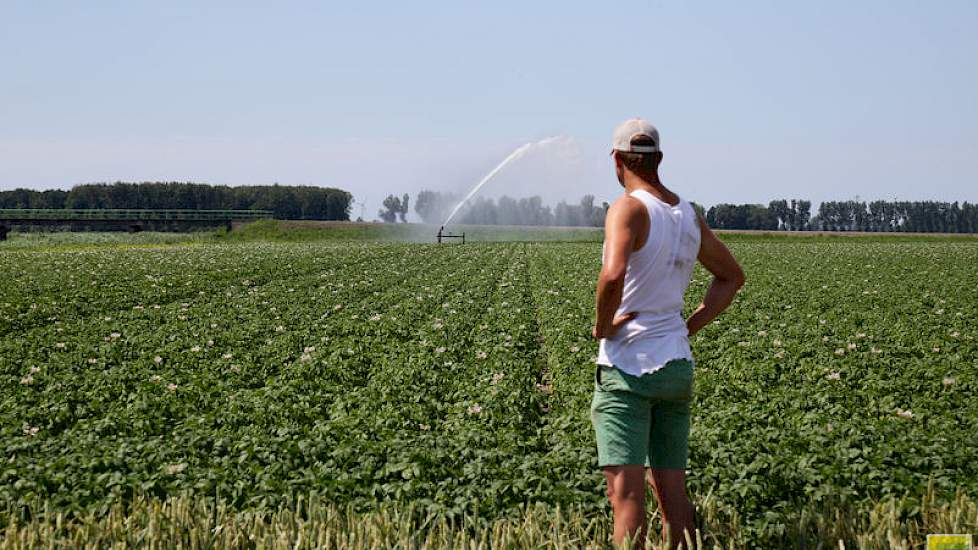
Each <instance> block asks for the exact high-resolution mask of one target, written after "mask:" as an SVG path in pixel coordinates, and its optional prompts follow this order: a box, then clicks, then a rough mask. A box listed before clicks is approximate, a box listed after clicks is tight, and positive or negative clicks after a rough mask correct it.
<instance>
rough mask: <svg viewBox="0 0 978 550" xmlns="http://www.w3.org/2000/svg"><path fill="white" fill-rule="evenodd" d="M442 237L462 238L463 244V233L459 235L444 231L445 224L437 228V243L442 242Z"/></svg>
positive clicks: (463, 242)
mask: <svg viewBox="0 0 978 550" xmlns="http://www.w3.org/2000/svg"><path fill="white" fill-rule="evenodd" d="M442 239H462V244H465V233H462V234H461V235H453V234H451V233H445V226H444V225H443V226H441V227H439V228H438V244H441V243H442Z"/></svg>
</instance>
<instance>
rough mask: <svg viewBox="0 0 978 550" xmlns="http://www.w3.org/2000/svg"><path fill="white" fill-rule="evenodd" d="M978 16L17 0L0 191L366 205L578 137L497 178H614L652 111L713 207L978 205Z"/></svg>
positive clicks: (725, 7)
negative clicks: (242, 190)
mask: <svg viewBox="0 0 978 550" xmlns="http://www.w3.org/2000/svg"><path fill="white" fill-rule="evenodd" d="M976 28H978V2H975V1H973V0H962V1H952V0H946V1H936V2H918V1H913V2H911V1H861V2H843V1H829V2H775V1H770V2H754V1H747V2H697V3H690V2H620V3H616V4H614V5H610V3H597V2H512V1H509V0H505V1H503V0H500V1H496V2H483V3H470V2H447V1H446V2H369V1H365V2H344V3H340V2H332V1H326V2H313V1H302V2H300V1H284V2H275V3H270V2H250V1H234V2H231V1H209V2H190V1H184V0H179V1H170V2H128V1H122V0H116V1H109V0H106V1H100V2H69V1H59V0H52V1H46V2H35V1H26V0H25V1H19V0H18V1H4V2H2V3H0V68H2V71H3V72H2V74H3V80H2V82H3V85H2V86H0V190H4V189H12V188H15V187H29V188H37V189H44V188H68V187H70V186H72V185H74V184H78V183H85V182H93V181H116V180H124V181H150V180H153V181H155V180H166V181H197V182H207V183H222V184H231V185H242V184H267V183H272V182H279V183H283V184H313V185H321V186H335V187H340V188H343V189H347V190H349V191H351V192H352V193H353V194H354V195H355V197H356V199H357V200H358V201H363V202H364V203H365V212H366V217H367V218H368V219H370V218H373V217H374V216H375V215H376V213H377V209H378V208H379V207H380V202H381V200H382V198H383V196H385V195H386V194H388V193H397V194H403V193H409V194H411V195H412V197H413V196H414V195H415V194H416V193H417V191H419V190H421V189H423V188H428V189H435V190H450V191H455V192H462V191H465V190H467V189H468V188H469V187H471V186H472V185H474V184H475V183H476V182H477V181H478V180H479V179H480V178H481V177H482V176H483V175H484V174H485V173H486V172H488V171H489V170H490V169H491V168H492V167H493V166H494V165H495V164H496V163H497V162H498V161H500V160H501V159H502V158H503V157H505V156H506V155H507V154H508V153H509V152H510V151H512V150H513V149H514V148H516V147H517V146H519V145H521V144H522V143H525V142H528V141H532V140H538V139H541V138H544V137H547V136H552V135H562V136H567V137H568V138H569V140H568V142H569V143H570V145H567V143H568V142H565V146H564V147H561V148H559V149H560V150H556V151H551V150H540V151H537V152H536V153H535V154H532V155H528V156H527V158H525V159H521V161H519V162H517V163H514V164H513V165H512V166H511V167H509V168H508V169H507V170H506V171H504V172H503V173H501V174H500V178H499V180H498V181H496V182H493V183H492V184H490V185H489V186H487V188H486V191H487V194H489V195H493V194H499V193H508V194H510V195H514V196H529V195H533V194H540V195H542V196H544V198H545V199H546V200H547V201H548V202H554V201H556V200H557V199H559V198H566V199H568V200H573V201H576V200H577V199H578V198H579V197H580V196H581V195H583V194H585V193H591V194H594V195H596V196H597V197H598V200H602V199H611V198H613V197H614V196H615V195H616V194H617V193H618V192H619V191H620V188H619V187H618V184H617V180H616V179H615V178H614V175H613V171H612V168H611V164H610V161H609V159H608V157H607V153H608V150H609V149H610V134H611V131H612V129H613V127H614V126H615V125H616V124H617V123H618V122H620V121H621V120H623V119H625V118H628V117H632V116H642V117H645V118H647V119H649V120H650V121H652V122H653V123H654V124H656V125H657V126H658V127H659V130H660V132H661V136H662V142H663V149H664V152H665V162H664V164H663V167H662V171H663V177H664V180H665V182H666V184H667V185H669V186H671V187H672V188H673V189H675V190H676V191H677V192H679V193H680V194H681V195H683V196H685V197H687V198H689V199H691V200H695V201H697V202H700V203H702V204H706V205H711V204H716V203H719V202H738V203H741V202H762V203H766V202H768V201H770V200H772V199H776V198H793V197H797V198H807V199H811V200H813V201H815V202H819V201H822V200H830V199H849V198H855V197H859V198H862V199H866V200H869V199H876V198H885V199H893V198H900V199H937V200H969V201H972V202H975V201H978V70H976V63H975V59H976V57H978V33H976V32H975V29H976ZM359 213H360V208H359V207H355V208H354V212H353V215H354V217H356V216H357V215H359Z"/></svg>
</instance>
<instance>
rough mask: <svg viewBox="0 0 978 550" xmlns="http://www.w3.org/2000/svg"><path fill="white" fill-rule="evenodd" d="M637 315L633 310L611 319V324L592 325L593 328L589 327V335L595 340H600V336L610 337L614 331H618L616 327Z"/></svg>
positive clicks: (621, 325)
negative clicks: (602, 325)
mask: <svg viewBox="0 0 978 550" xmlns="http://www.w3.org/2000/svg"><path fill="white" fill-rule="evenodd" d="M637 315H638V313H635V312H631V313H626V314H624V315H619V316H618V317H615V318H614V319H612V320H611V324H610V325H608V326H606V327H601V326H598V325H594V328H593V329H591V336H593V337H594V339H595V340H600V339H602V338H611V337H612V336H614V335H615V333H616V332H618V329H620V328H621V327H623V326H624V325H625V323H627V322H629V321H631V320H632V319H634V318H635V317H636V316H637Z"/></svg>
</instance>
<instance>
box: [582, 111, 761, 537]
mask: <svg viewBox="0 0 978 550" xmlns="http://www.w3.org/2000/svg"><path fill="white" fill-rule="evenodd" d="M611 155H612V157H613V158H614V162H615V172H616V174H617V176H618V181H619V182H620V183H621V185H622V186H623V187H624V188H625V194H623V195H622V196H621V197H619V198H618V199H617V200H616V201H615V203H614V204H613V205H612V206H611V208H610V209H609V210H608V215H607V218H606V220H605V240H604V248H603V253H602V268H601V275H600V276H599V278H598V288H597V297H596V302H597V304H596V309H597V312H596V320H595V325H594V329H593V336H594V337H595V338H597V339H600V341H601V343H600V347H599V352H598V360H597V363H598V365H597V367H596V372H595V389H594V398H593V400H592V403H591V419H592V422H593V424H594V429H595V433H596V436H597V442H598V463H599V466H600V467H602V468H603V470H604V475H605V480H606V481H607V483H608V498H609V499H610V501H611V507H612V510H613V511H614V516H615V530H614V539H615V543H616V544H621V542H622V541H623V540H624V539H625V538H626V537H631V540H637V541H638V543H637V544H638V546H639V547H641V546H643V541H644V540H645V533H646V515H645V478H646V477H647V479H648V483H649V485H650V486H651V488H652V490H653V492H654V493H655V496H656V500H658V502H659V510H660V511H661V513H662V520H663V522H662V523H663V528H662V536H663V539H668V540H670V541H671V547H672V548H677V547H678V545H679V544H680V542H683V541H684V540H685V534H684V533H685V532H688V533H689V536H690V538H695V528H694V522H693V507H692V505H691V504H690V502H689V498H688V497H687V495H686V461H687V457H688V450H689V449H688V438H689V420H690V399H691V397H692V387H693V356H692V352H691V351H690V347H689V337H690V336H692V335H694V334H696V332H697V331H699V330H700V329H701V328H703V327H704V326H706V325H707V323H709V322H710V321H711V320H712V319H713V318H714V317H716V316H717V315H719V314H720V312H722V311H723V310H724V309H726V308H727V306H728V305H730V302H732V301H733V298H734V295H736V293H737V290H738V289H739V288H740V287H741V286H743V284H744V274H743V272H742V271H741V269H740V266H739V265H738V264H737V261H736V260H735V259H734V257H733V256H732V255H731V254H730V251H728V250H727V247H726V246H724V244H723V243H722V242H720V240H719V239H717V237H716V236H715V235H714V234H713V232H712V231H710V228H709V227H708V226H707V225H706V222H705V221H704V220H703V219H702V217H700V216H698V215H697V214H696V212H695V211H694V210H693V208H692V206H691V205H690V204H689V203H688V202H687V201H685V200H683V199H682V198H680V197H679V196H678V195H676V194H675V193H673V192H672V191H670V190H669V189H667V188H666V186H665V185H663V184H662V181H661V180H660V179H659V174H658V168H659V163H660V162H661V161H662V151H661V149H660V143H659V132H658V131H657V130H656V129H655V127H654V126H652V125H651V124H649V123H648V122H646V121H645V120H642V119H632V120H628V121H625V122H624V123H622V124H621V125H620V126H619V127H618V128H617V129H616V130H615V133H614V144H613V149H612V152H611ZM696 260H699V261H700V263H702V264H703V266H704V267H705V268H706V269H707V270H708V271H710V273H712V274H713V282H712V284H711V285H710V287H709V289H708V290H707V292H706V296H705V297H704V299H703V302H702V303H701V304H700V305H699V307H697V308H696V310H695V311H694V312H693V314H692V315H690V317H689V318H688V319H686V320H685V321H684V320H683V317H682V312H683V296H684V294H685V292H686V287H687V286H688V285H689V281H690V278H691V277H692V273H693V267H694V265H695V263H696ZM683 547H684V548H685V547H686V546H685V543H683Z"/></svg>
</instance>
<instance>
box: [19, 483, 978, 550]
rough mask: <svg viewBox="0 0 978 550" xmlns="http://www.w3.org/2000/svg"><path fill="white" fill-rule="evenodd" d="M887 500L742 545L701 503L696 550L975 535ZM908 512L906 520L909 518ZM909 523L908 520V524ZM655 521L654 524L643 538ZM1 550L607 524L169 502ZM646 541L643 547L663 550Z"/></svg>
mask: <svg viewBox="0 0 978 550" xmlns="http://www.w3.org/2000/svg"><path fill="white" fill-rule="evenodd" d="M932 495H933V493H931V494H930V496H925V497H924V498H923V499H922V500H919V501H913V500H911V499H907V498H903V499H889V500H886V501H882V502H878V503H876V505H875V506H873V507H872V508H871V509H866V510H862V511H854V510H846V509H843V508H835V509H822V510H821V511H820V512H818V513H815V512H810V511H808V510H802V511H801V512H800V515H799V518H800V519H799V521H798V523H797V524H796V525H794V526H793V527H789V528H788V529H786V530H785V532H784V533H782V534H781V535H777V536H775V537H774V538H773V539H771V540H766V541H749V540H742V537H740V536H738V532H739V531H740V529H739V528H738V526H737V517H736V514H733V515H730V514H728V513H724V512H722V511H721V507H719V506H717V505H715V504H714V503H712V502H710V501H709V500H705V501H701V502H699V503H698V506H697V507H698V509H699V514H700V520H701V522H702V524H703V526H704V533H699V534H698V538H699V539H700V541H701V544H700V547H702V548H710V549H727V548H745V547H750V548H763V547H770V548H860V549H877V548H878V549H884V548H885V549H907V550H909V549H910V548H919V547H921V545H922V544H923V543H924V540H925V538H926V535H927V534H928V533H975V532H976V531H978V501H976V500H974V499H972V498H970V497H968V496H966V495H961V494H959V495H958V496H957V497H955V498H954V499H953V500H952V501H950V502H948V503H943V504H938V503H937V502H935V500H934V499H933V496H932ZM908 511H909V513H908ZM908 515H909V518H910V519H908ZM657 520H658V517H657V515H656V517H653V521H652V529H650V531H654V530H655V529H656V528H657V524H658V521H657ZM0 522H2V523H0V525H2V527H0V549H3V550H7V549H27V548H150V549H152V548H175V547H180V548H191V549H194V548H208V549H226V548H228V549H229V548H272V549H283V550H284V549H286V548H288V549H302V548H358V549H359V548H403V549H432V550H435V549H438V550H441V549H445V550H448V549H462V548H466V549H488V548H503V549H517V548H585V549H596V548H610V547H611V544H610V527H611V525H610V518H603V517H599V518H596V517H593V516H591V517H588V516H585V515H583V514H580V513H577V512H574V511H567V510H559V509H557V510H553V509H547V508H545V507H543V506H531V507H528V508H527V510H526V511H525V513H524V514H522V515H521V517H520V519H503V520H497V521H494V522H488V523H487V522H480V521H477V520H475V519H473V518H468V519H463V520H457V521H451V520H447V519H444V518H439V519H432V518H428V517H425V516H424V515H423V514H419V513H417V512H416V511H415V510H414V509H413V508H411V507H408V508H404V509H395V508H389V509H384V510H381V511H376V512H366V513H358V512H355V511H353V510H352V509H349V508H344V507H338V506H336V505H333V504H330V503H326V502H323V501H321V500H319V499H317V498H315V497H313V498H311V499H299V501H298V502H297V503H296V504H295V505H293V506H290V507H287V508H283V509H280V510H278V511H277V512H248V511H235V510H232V509H229V508H227V507H226V506H224V505H223V504H221V503H216V504H215V503H214V502H213V501H207V500H204V499H199V498H190V497H176V498H171V499H168V500H165V501H160V500H152V499H139V500H137V501H135V502H133V503H131V504H130V505H129V506H128V509H127V508H126V507H124V506H122V505H121V504H120V505H117V506H114V507H112V508H111V509H109V510H108V511H107V512H106V513H103V514H88V515H81V516H77V517H73V518H70V519H69V518H67V517H65V516H64V515H63V514H61V513H58V512H52V511H43V512H42V513H41V514H38V515H36V516H35V517H34V518H32V519H30V520H26V521H25V520H24V519H23V518H21V517H20V516H19V514H17V513H15V512H12V511H11V512H7V513H6V515H5V517H3V518H2V519H0ZM656 538H657V535H655V534H654V533H653V534H651V535H650V541H649V545H648V547H649V548H662V547H663V546H662V545H661V544H658V541H655V539H656Z"/></svg>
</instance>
